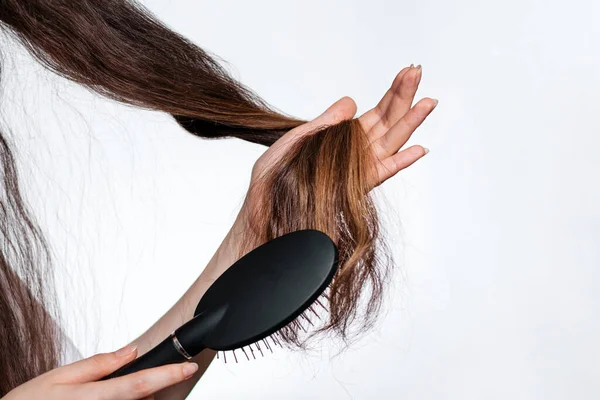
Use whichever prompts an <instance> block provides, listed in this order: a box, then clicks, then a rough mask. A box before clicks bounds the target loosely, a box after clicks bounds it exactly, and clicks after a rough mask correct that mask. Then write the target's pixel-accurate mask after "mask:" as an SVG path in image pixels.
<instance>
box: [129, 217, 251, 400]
mask: <svg viewBox="0 0 600 400" xmlns="http://www.w3.org/2000/svg"><path fill="white" fill-rule="evenodd" d="M242 215H243V213H242V212H240V214H239V215H238V217H237V218H236V221H235V223H234V224H233V226H232V228H231V229H230V230H229V232H228V233H227V235H226V237H225V239H224V240H223V242H222V243H221V245H220V246H219V248H218V249H217V251H216V252H215V254H214V255H213V257H212V258H211V260H210V261H209V262H208V264H207V266H206V268H205V269H204V270H203V271H202V273H201V274H200V276H199V277H198V279H196V281H195V282H194V283H193V284H192V285H191V286H190V288H189V289H188V290H187V291H186V292H185V294H184V295H183V296H182V297H181V298H180V299H179V300H178V301H177V303H175V305H173V307H171V309H169V311H167V312H166V313H165V314H164V315H163V316H162V317H161V318H160V319H159V320H158V321H157V322H156V323H155V324H154V325H152V326H151V327H150V328H149V329H148V330H147V331H146V332H144V333H143V334H142V335H141V336H140V337H138V338H137V339H136V340H134V342H133V343H135V344H136V345H137V346H138V354H139V355H140V356H141V355H142V354H144V353H146V352H148V351H149V350H150V349H152V348H153V347H154V346H156V345H157V344H158V343H160V342H161V341H162V340H164V339H165V338H166V337H167V336H168V335H169V334H170V333H171V332H173V331H174V330H175V329H177V328H178V327H180V326H181V325H183V324H184V323H186V322H187V321H189V320H190V319H192V317H193V316H194V311H195V309H196V306H197V305H198V301H199V300H200V298H201V297H202V296H203V295H204V293H205V292H206V290H208V288H209V287H210V285H211V284H212V282H214V281H215V279H217V278H218V277H219V276H220V275H221V274H222V273H223V272H224V271H225V270H226V269H227V268H229V267H230V266H231V265H232V264H233V263H234V262H235V261H236V260H237V259H236V255H237V252H238V247H237V244H238V242H239V237H240V236H239V235H240V234H241V233H242V232H243V229H242V227H243V223H242V220H243V217H242ZM215 354H216V353H215V352H213V351H211V350H205V351H203V352H201V353H200V354H198V355H197V356H196V357H194V359H193V361H194V362H196V363H197V364H198V367H199V369H198V372H197V373H196V374H195V375H194V377H192V378H191V379H189V380H187V381H185V382H182V383H180V384H178V385H176V386H174V387H171V388H168V389H165V390H163V391H161V392H160V393H157V394H156V396H155V398H156V399H157V400H161V399H169V400H172V399H173V400H179V399H185V398H186V397H187V395H188V394H189V392H190V391H191V390H192V388H193V387H194V385H195V384H196V383H197V382H198V380H199V379H200V377H201V376H202V374H203V373H204V372H205V371H206V369H207V368H208V366H209V365H210V363H211V361H212V360H213V358H214V356H215Z"/></svg>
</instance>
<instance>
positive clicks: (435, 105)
mask: <svg viewBox="0 0 600 400" xmlns="http://www.w3.org/2000/svg"><path fill="white" fill-rule="evenodd" d="M438 103H439V101H438V99H433V108H436V107H437V105H438Z"/></svg>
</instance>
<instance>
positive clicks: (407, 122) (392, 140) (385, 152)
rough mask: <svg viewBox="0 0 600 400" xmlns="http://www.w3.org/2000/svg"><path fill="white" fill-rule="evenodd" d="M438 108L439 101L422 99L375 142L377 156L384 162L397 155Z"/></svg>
mask: <svg viewBox="0 0 600 400" xmlns="http://www.w3.org/2000/svg"><path fill="white" fill-rule="evenodd" d="M436 106H437V100H435V99H430V98H427V97H426V98H424V99H421V100H420V101H419V102H418V103H417V104H415V105H414V107H413V108H411V109H410V110H409V111H408V112H407V113H406V114H405V115H404V116H403V117H402V118H401V119H400V120H399V121H398V122H397V123H396V124H395V125H394V126H392V128H391V129H389V130H388V131H387V132H386V133H385V135H383V136H382V137H380V138H379V139H378V140H377V141H376V142H375V149H376V152H377V153H376V156H377V157H378V158H379V159H380V160H383V159H385V158H386V157H389V156H391V155H392V154H394V153H396V152H397V151H398V150H399V149H400V148H401V147H402V146H404V144H405V143H406V142H407V141H408V139H410V136H411V135H412V133H413V132H414V131H415V129H417V128H418V127H419V126H420V125H421V124H422V123H423V121H425V118H427V116H428V115H429V114H430V113H431V112H432V111H433V110H434V108H435V107H436Z"/></svg>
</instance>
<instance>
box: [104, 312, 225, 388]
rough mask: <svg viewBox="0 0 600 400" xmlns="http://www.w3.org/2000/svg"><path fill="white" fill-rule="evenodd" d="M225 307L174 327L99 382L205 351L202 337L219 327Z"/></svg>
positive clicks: (180, 360)
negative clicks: (153, 345)
mask: <svg viewBox="0 0 600 400" xmlns="http://www.w3.org/2000/svg"><path fill="white" fill-rule="evenodd" d="M227 308H228V305H227V304H222V305H219V306H218V307H213V308H212V309H210V310H209V311H204V312H201V313H199V314H198V315H196V316H195V317H194V318H192V319H191V320H189V321H188V322H186V323H185V324H183V325H182V326H180V327H179V328H177V330H175V331H174V332H173V333H171V335H170V336H169V337H168V338H166V339H165V340H163V341H162V342H160V344H159V345H158V346H156V347H154V348H153V349H152V350H150V351H149V352H147V353H146V354H144V355H142V356H140V357H138V358H136V359H135V360H133V361H131V362H130V363H129V364H127V365H125V366H123V367H121V368H119V369H118V370H116V371H115V372H113V373H112V374H110V375H108V376H106V377H104V378H103V379H102V380H106V379H111V378H116V377H119V376H123V375H127V374H132V373H134V372H137V371H141V370H143V369H147V368H154V367H160V366H161V365H167V364H174V363H179V362H183V361H186V360H189V359H191V358H192V357H194V356H196V355H197V354H199V353H200V352H201V351H202V350H204V349H205V348H206V346H205V345H204V340H205V338H206V337H207V336H208V335H210V333H211V332H212V331H213V329H214V328H215V326H217V325H218V324H219V322H220V321H221V319H222V318H223V316H224V315H225V312H226V311H227Z"/></svg>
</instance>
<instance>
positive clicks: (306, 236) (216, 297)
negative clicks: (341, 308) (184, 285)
mask: <svg viewBox="0 0 600 400" xmlns="http://www.w3.org/2000/svg"><path fill="white" fill-rule="evenodd" d="M337 261H338V260H337V248H336V247H335V245H334V243H333V242H332V241H331V239H330V238H329V237H328V236H327V235H326V234H324V233H322V232H320V231H316V230H301V231H296V232H292V233H288V234H286V235H283V236H280V237H278V238H276V239H273V240H271V241H269V242H267V243H265V244H263V245H262V246H259V247H257V248H256V249H254V250H252V251H251V252H249V253H248V254H246V255H245V256H243V257H242V258H240V259H239V260H238V261H237V262H236V263H235V264H233V265H232V266H231V267H230V268H229V269H228V270H226V271H225V272H224V273H223V274H222V275H221V276H220V277H219V278H218V279H217V280H216V281H215V282H214V283H213V284H212V285H211V286H210V288H209V289H208V290H207V291H206V293H205V294H204V296H203V297H202V299H201V300H200V302H199V303H198V306H197V307H196V312H195V315H200V314H202V313H206V312H210V311H211V310H216V309H222V308H224V307H227V311H226V312H225V314H224V315H223V317H222V318H220V320H219V322H218V324H216V326H215V327H214V328H213V330H212V331H211V332H210V333H209V334H207V335H206V336H205V337H204V338H203V340H202V342H203V345H204V346H205V347H207V348H210V349H213V350H234V349H238V348H240V347H243V346H246V345H249V344H251V343H254V342H258V341H259V340H261V339H264V338H266V337H267V336H269V335H271V334H273V333H275V332H277V331H278V330H279V329H281V328H283V327H284V326H286V325H287V324H289V323H290V322H292V321H293V320H294V319H296V317H298V316H299V315H300V314H302V313H303V312H304V311H305V310H306V309H307V308H308V307H309V306H310V305H311V304H313V303H314V302H315V301H316V300H317V298H318V297H319V296H320V295H321V294H322V293H323V291H324V290H325V289H326V288H327V287H328V285H329V284H330V283H331V280H332V279H333V276H334V275H335V273H336V271H337Z"/></svg>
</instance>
